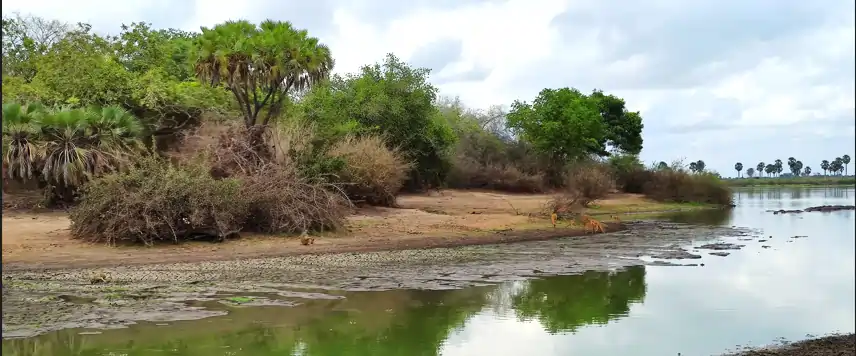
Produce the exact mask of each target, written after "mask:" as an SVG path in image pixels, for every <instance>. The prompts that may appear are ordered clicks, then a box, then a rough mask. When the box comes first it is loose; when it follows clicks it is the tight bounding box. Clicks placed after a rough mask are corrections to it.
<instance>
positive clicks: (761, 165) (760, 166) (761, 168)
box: [755, 162, 767, 175]
mask: <svg viewBox="0 0 856 356" xmlns="http://www.w3.org/2000/svg"><path fill="white" fill-rule="evenodd" d="M765 167H767V164H766V163H764V162H759V163H758V165H757V166H755V170H756V171H757V172H758V174H759V175H760V174H761V173H764V168H765Z"/></svg>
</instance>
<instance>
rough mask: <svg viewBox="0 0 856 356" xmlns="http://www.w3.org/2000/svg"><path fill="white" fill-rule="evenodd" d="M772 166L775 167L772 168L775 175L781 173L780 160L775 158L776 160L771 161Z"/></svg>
mask: <svg viewBox="0 0 856 356" xmlns="http://www.w3.org/2000/svg"><path fill="white" fill-rule="evenodd" d="M773 167H774V168H775V169H774V170H773V173H775V174H776V175H778V174H780V173H782V160H780V159H777V160H776V161H775V162H774V163H773Z"/></svg>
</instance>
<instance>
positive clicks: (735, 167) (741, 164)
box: [734, 162, 743, 178]
mask: <svg viewBox="0 0 856 356" xmlns="http://www.w3.org/2000/svg"><path fill="white" fill-rule="evenodd" d="M734 170H735V171H737V178H740V171H742V170H743V163H740V162H737V163H736V164H735V165H734Z"/></svg>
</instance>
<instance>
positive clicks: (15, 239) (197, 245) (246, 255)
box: [2, 190, 722, 272]
mask: <svg viewBox="0 0 856 356" xmlns="http://www.w3.org/2000/svg"><path fill="white" fill-rule="evenodd" d="M549 198H550V195H546V194H540V195H531V194H530V195H525V194H503V193H498V192H486V191H455V190H447V191H443V192H441V193H439V194H433V195H432V194H427V195H408V196H402V197H400V199H399V200H400V202H399V203H400V205H401V207H400V208H380V207H367V208H357V209H355V211H354V212H353V214H352V215H351V216H349V217H348V219H347V223H346V229H344V230H343V231H340V232H332V233H322V234H318V235H316V236H314V237H315V238H316V241H315V243H314V244H312V245H308V246H304V245H302V244H301V243H300V241H299V238H298V237H297V236H286V235H275V236H271V235H258V234H246V235H242V236H241V237H240V238H237V239H234V240H228V241H225V242H219V243H217V242H205V241H194V242H184V243H180V244H161V245H155V246H139V245H138V246H106V245H100V244H92V243H87V242H83V241H80V240H76V239H73V238H72V237H71V236H70V232H69V229H68V228H69V224H70V221H69V220H68V216H67V214H65V213H64V212H49V213H13V212H6V213H4V216H3V223H4V224H3V232H4V235H6V236H7V238H6V239H4V241H3V263H2V266H3V270H4V271H8V272H13V271H35V270H63V269H78V268H99V267H103V268H108V267H117V266H141V265H158V264H170V263H183V262H188V263H196V262H215V261H231V260H246V259H254V258H271V257H289V256H302V255H327V254H340V253H366V252H380V251H401V250H423V249H435V248H454V247H463V246H477V245H489V244H506V243H515V242H526V241H543V240H550V239H555V238H561V237H582V236H588V235H594V234H591V233H587V232H586V231H584V230H583V228H582V227H572V226H568V225H567V223H566V222H563V221H560V222H559V223H558V224H557V227H553V226H552V224H551V222H550V220H549V219H548V218H545V217H543V216H541V215H542V214H541V211H542V210H543V206H544V203H545V202H546V201H547V200H548V199H549ZM599 203H600V205H597V206H595V207H593V208H591V209H589V210H588V211H587V212H586V213H587V214H589V215H591V216H593V217H596V218H598V219H599V220H602V222H603V224H604V230H605V231H604V232H617V231H623V230H625V229H626V226H625V224H624V223H623V222H621V221H620V219H617V218H615V217H616V216H618V217H624V218H626V219H627V220H628V221H636V220H643V219H651V218H654V219H656V217H657V216H658V215H662V214H673V213H687V212H694V211H703V210H714V209H722V208H721V207H712V206H708V205H699V204H675V203H662V202H654V201H651V200H648V199H646V198H644V197H642V196H639V195H632V194H614V195H612V196H610V197H608V198H605V199H603V200H601V201H599ZM598 235H599V234H598Z"/></svg>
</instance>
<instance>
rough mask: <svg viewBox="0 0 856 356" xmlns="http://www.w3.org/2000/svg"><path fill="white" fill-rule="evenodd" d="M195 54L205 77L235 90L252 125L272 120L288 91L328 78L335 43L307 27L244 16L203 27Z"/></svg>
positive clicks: (197, 69) (198, 69)
mask: <svg viewBox="0 0 856 356" xmlns="http://www.w3.org/2000/svg"><path fill="white" fill-rule="evenodd" d="M193 59H194V63H195V67H194V68H195V72H196V75H197V77H198V78H199V80H200V81H202V82H204V83H207V84H210V85H211V86H220V85H223V86H225V88H227V89H228V90H229V91H231V92H232V94H233V95H234V96H235V99H236V100H237V101H238V105H239V106H240V109H241V112H242V113H243V116H244V124H245V126H246V127H247V128H252V127H253V126H256V125H259V124H261V125H263V126H264V125H267V124H268V123H269V122H270V120H271V119H272V118H274V117H277V116H278V115H279V113H280V111H281V110H282V106H283V104H284V103H285V100H286V99H287V98H288V95H289V93H291V92H293V91H303V90H306V89H309V88H311V87H312V86H314V85H316V84H318V83H320V82H321V81H323V80H326V79H327V77H328V75H329V74H330V71H332V69H333V64H334V61H333V57H332V55H331V53H330V49H329V48H328V47H327V46H325V45H323V44H321V43H320V42H319V40H318V39H317V38H315V37H309V35H308V33H307V32H306V30H298V29H295V28H294V27H293V26H292V24H291V23H290V22H282V21H273V20H267V21H264V22H262V23H261V24H260V25H259V26H256V25H254V24H252V23H250V22H248V21H245V20H241V21H227V22H225V23H222V24H219V25H216V26H214V27H213V28H206V27H203V28H202V35H200V36H199V38H197V39H196V41H195V53H194V57H193ZM263 110H264V111H266V114H265V116H264V119H263V120H262V121H261V123H259V122H258V120H257V119H258V116H259V114H260V113H261V112H262V111H263Z"/></svg>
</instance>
